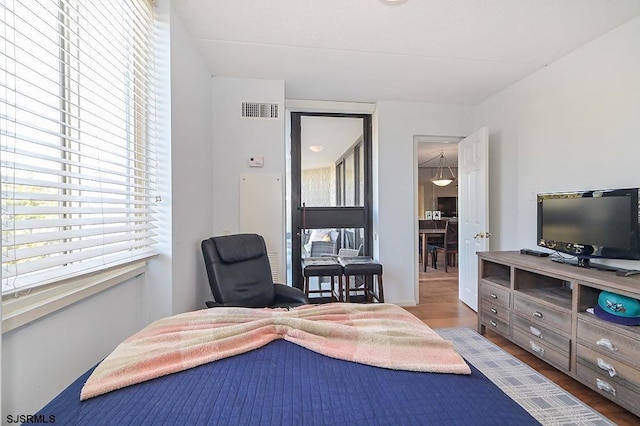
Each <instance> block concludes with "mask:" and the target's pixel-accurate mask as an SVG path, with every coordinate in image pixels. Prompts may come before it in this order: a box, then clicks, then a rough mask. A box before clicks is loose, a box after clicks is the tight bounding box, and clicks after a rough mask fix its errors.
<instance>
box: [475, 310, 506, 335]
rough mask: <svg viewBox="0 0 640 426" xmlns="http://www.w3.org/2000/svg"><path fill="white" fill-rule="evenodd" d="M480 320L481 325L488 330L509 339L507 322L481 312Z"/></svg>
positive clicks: (488, 313)
mask: <svg viewBox="0 0 640 426" xmlns="http://www.w3.org/2000/svg"><path fill="white" fill-rule="evenodd" d="M480 315H481V318H482V324H483V325H484V326H485V327H487V328H488V329H490V330H493V331H495V332H496V333H500V334H502V335H503V336H505V337H509V335H510V331H509V321H508V319H507V320H506V321H505V320H503V319H500V318H499V317H498V316H496V315H493V314H492V313H491V312H488V311H485V310H482V311H481V312H480Z"/></svg>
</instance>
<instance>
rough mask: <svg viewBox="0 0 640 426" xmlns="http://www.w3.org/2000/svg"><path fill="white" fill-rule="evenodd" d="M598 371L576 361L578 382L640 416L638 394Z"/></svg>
mask: <svg viewBox="0 0 640 426" xmlns="http://www.w3.org/2000/svg"><path fill="white" fill-rule="evenodd" d="M600 371H602V370H600ZM600 371H595V370H592V369H591V368H589V364H585V363H584V362H583V361H581V360H580V359H578V362H577V363H576V376H577V378H578V380H579V381H580V382H582V383H584V384H585V385H587V386H589V387H590V388H591V389H593V390H594V391H596V392H598V393H599V394H601V395H604V396H605V397H607V398H609V399H610V400H611V401H613V402H615V403H616V404H618V405H621V406H622V407H624V408H626V409H627V410H629V411H631V412H632V413H633V414H635V415H637V416H640V406H638V401H640V394H639V393H638V392H637V391H635V390H633V389H630V388H628V387H626V386H624V385H622V384H620V383H619V382H616V381H614V380H613V379H612V378H611V377H610V376H609V374H607V373H606V372H603V373H604V374H601V373H600Z"/></svg>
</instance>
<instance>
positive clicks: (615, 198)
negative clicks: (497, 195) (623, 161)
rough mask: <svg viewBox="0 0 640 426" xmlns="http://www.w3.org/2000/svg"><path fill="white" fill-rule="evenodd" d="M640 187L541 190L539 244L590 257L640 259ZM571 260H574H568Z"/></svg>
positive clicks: (580, 260) (580, 261)
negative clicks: (559, 190) (564, 190)
mask: <svg viewBox="0 0 640 426" xmlns="http://www.w3.org/2000/svg"><path fill="white" fill-rule="evenodd" d="M639 191H640V188H629V189H613V190H599V191H580V192H559V193H551V194H538V246H540V247H545V248H548V249H551V250H556V251H558V252H562V253H568V254H571V255H574V256H576V262H575V264H577V265H578V266H585V267H589V266H590V263H589V259H591V258H605V259H634V260H638V259H640V207H639V205H638V192H639ZM568 263H571V262H568Z"/></svg>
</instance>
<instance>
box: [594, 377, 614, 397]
mask: <svg viewBox="0 0 640 426" xmlns="http://www.w3.org/2000/svg"><path fill="white" fill-rule="evenodd" d="M596 386H597V387H598V389H600V390H603V391H605V392H609V393H610V394H611V395H613V396H616V388H614V387H613V386H611V385H610V384H609V383H607V382H605V381H604V380H600V379H598V378H597V377H596Z"/></svg>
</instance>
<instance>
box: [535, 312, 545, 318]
mask: <svg viewBox="0 0 640 426" xmlns="http://www.w3.org/2000/svg"><path fill="white" fill-rule="evenodd" d="M533 316H534V317H536V318H543V317H544V315H542V312H540V311H535V312H534V313H533Z"/></svg>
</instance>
